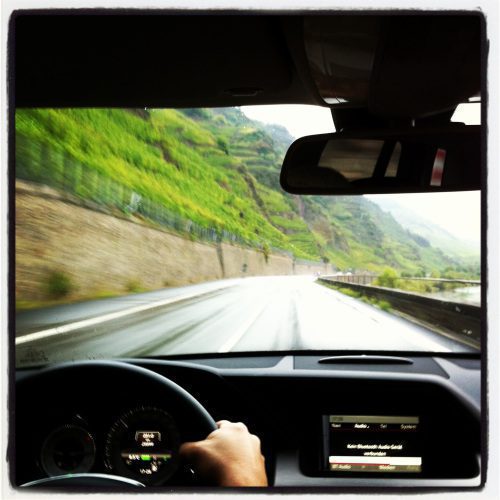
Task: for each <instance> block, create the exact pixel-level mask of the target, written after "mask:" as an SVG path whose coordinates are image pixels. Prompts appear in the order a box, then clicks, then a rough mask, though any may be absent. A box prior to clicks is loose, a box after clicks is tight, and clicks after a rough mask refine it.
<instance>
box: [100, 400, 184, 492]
mask: <svg viewBox="0 0 500 500" xmlns="http://www.w3.org/2000/svg"><path fill="white" fill-rule="evenodd" d="M179 446H180V438H179V432H178V430H177V426H176V424H175V422H174V420H173V419H172V417H171V416H170V415H169V414H168V413H167V412H166V411H164V410H160V409H159V408H154V407H141V408H136V409H134V410H130V411H128V412H126V413H124V414H123V415H122V416H121V417H120V418H119V419H118V420H117V421H116V422H115V423H114V424H113V426H112V427H111V429H110V431H109V433H108V436H107V439H106V447H105V459H106V460H105V461H106V466H107V468H108V469H109V470H110V471H111V472H113V473H114V474H118V475H120V476H125V477H130V478H132V479H136V480H138V481H141V482H143V483H145V484H150V485H158V484H162V483H164V482H165V481H166V480H167V479H168V478H169V477H170V476H171V475H172V474H173V473H174V472H175V470H176V469H177V462H178V451H179Z"/></svg>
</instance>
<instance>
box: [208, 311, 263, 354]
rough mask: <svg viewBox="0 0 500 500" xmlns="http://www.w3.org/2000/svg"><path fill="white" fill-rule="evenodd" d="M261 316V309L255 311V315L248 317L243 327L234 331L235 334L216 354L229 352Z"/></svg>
mask: <svg viewBox="0 0 500 500" xmlns="http://www.w3.org/2000/svg"><path fill="white" fill-rule="evenodd" d="M261 314H262V308H260V309H259V310H258V311H257V314H254V315H253V316H250V319H249V320H247V321H246V322H245V323H243V325H242V326H241V327H240V328H239V329H238V330H237V331H236V333H235V334H234V335H233V336H232V337H230V338H229V340H227V341H226V342H225V343H224V344H222V346H221V347H220V348H219V349H218V350H217V352H229V351H230V350H231V349H232V348H233V347H234V346H235V345H236V344H237V343H238V342H239V341H240V340H241V339H242V338H243V335H245V333H247V331H248V330H249V329H250V327H251V326H252V325H253V324H254V323H255V322H256V321H257V318H258V317H259V316H260V315H261Z"/></svg>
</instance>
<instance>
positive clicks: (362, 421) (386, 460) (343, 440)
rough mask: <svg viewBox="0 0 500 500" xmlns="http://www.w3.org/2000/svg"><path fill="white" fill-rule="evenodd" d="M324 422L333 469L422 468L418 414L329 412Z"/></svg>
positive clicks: (358, 470) (394, 470) (355, 470)
mask: <svg viewBox="0 0 500 500" xmlns="http://www.w3.org/2000/svg"><path fill="white" fill-rule="evenodd" d="M324 424H325V427H326V462H327V464H326V467H327V469H328V470H330V471H335V472H344V471H345V472H409V473H418V472H421V471H422V451H421V445H420V441H421V440H420V439H419V433H420V419H419V417H415V416H375V415H327V416H326V417H325V421H324Z"/></svg>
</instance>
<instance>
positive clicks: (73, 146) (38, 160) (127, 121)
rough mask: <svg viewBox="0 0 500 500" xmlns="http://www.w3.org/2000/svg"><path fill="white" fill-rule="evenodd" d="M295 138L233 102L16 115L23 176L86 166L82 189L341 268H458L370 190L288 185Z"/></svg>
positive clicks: (55, 174)
mask: <svg viewBox="0 0 500 500" xmlns="http://www.w3.org/2000/svg"><path fill="white" fill-rule="evenodd" d="M292 140H293V138H292V137H291V136H290V135H289V134H288V132H287V131H286V129H284V128H283V127H280V126H277V125H276V126H275V125H264V124H261V123H259V122H254V121H252V120H250V119H248V118H247V117H246V116H245V115H244V114H243V113H242V112H241V111H240V110H239V109H238V108H228V109H185V110H124V109H65V110H51V109H37V110H27V109H22V110H18V111H17V112H16V160H17V173H18V175H19V176H21V177H23V178H28V180H29V179H30V178H31V179H32V180H34V181H37V182H41V181H43V182H47V183H49V184H50V183H53V181H54V179H60V182H59V185H64V176H65V175H66V174H67V172H68V171H70V170H68V169H71V168H73V167H72V165H83V166H84V167H83V169H82V173H81V176H80V177H79V178H78V181H77V183H78V186H77V187H78V189H77V193H78V194H79V195H80V196H83V197H86V196H89V197H92V196H93V195H92V193H93V191H95V190H97V189H100V191H99V192H100V196H101V198H103V200H104V201H105V194H106V193H104V194H102V189H103V187H102V186H103V185H105V184H106V182H104V181H103V179H104V180H109V182H110V183H111V182H112V183H115V184H119V185H120V186H123V188H124V189H125V188H126V189H128V190H131V191H133V192H134V193H137V194H138V195H139V196H140V197H142V200H150V201H151V202H152V203H155V204H157V205H158V206H161V207H164V209H165V210H168V211H170V212H171V213H173V214H176V215H178V216H179V217H182V218H183V219H186V220H190V221H193V223H195V224H197V225H199V226H200V227H203V228H210V229H212V230H214V231H216V232H218V234H219V233H220V232H222V231H226V232H228V233H231V234H233V235H235V236H236V237H238V238H240V241H245V242H246V244H249V245H252V246H255V247H260V248H262V249H268V250H269V249H273V248H274V249H281V250H283V251H287V252H291V253H293V255H294V256H295V257H297V258H301V259H309V260H316V261H319V260H322V261H325V262H331V263H332V264H333V265H335V266H337V268H339V269H341V270H345V269H357V270H371V271H380V270H382V269H384V268H386V267H388V266H389V267H393V268H395V269H397V270H398V271H399V272H405V273H409V274H422V273H430V272H435V273H436V272H438V273H439V272H442V271H443V270H444V269H446V268H448V269H455V268H456V269H458V268H459V267H460V265H461V263H460V262H459V261H458V260H457V259H451V258H449V257H447V256H446V255H445V254H444V253H443V252H442V251H440V250H439V249H437V248H434V247H432V246H431V245H430V244H429V242H428V241H427V240H426V239H425V238H421V237H418V236H416V235H415V234H412V233H411V232H409V231H407V230H406V229H403V228H402V227H401V226H400V225H399V224H398V223H397V222H396V221H395V219H394V218H393V217H392V216H391V215H390V214H388V213H387V212H384V211H382V210H381V209H380V208H379V207H378V206H377V205H376V204H374V203H372V202H370V201H369V200H367V199H365V198H363V197H299V196H293V195H288V194H286V193H284V192H283V191H282V190H281V189H280V188H279V182H278V177H279V169H280V166H281V161H282V159H283V156H284V154H285V151H286V149H287V147H288V145H289V144H290V143H291V142H292ZM94 174H95V175H96V176H97V175H98V177H95V179H97V180H94V181H92V178H93V175H94ZM79 175H80V174H79ZM115 184H113V185H115ZM95 198H96V197H95V196H93V199H95ZM144 203H145V202H144Z"/></svg>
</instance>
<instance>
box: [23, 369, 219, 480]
mask: <svg viewBox="0 0 500 500" xmlns="http://www.w3.org/2000/svg"><path fill="white" fill-rule="evenodd" d="M116 399H117V400H122V402H123V401H126V403H127V405H128V406H129V407H130V406H134V404H135V401H136V400H140V401H155V402H158V401H161V404H162V406H167V407H168V409H169V413H170V412H172V413H175V416H176V420H180V421H182V423H183V424H184V426H185V432H184V440H201V439H204V438H205V437H206V436H207V435H208V434H210V433H211V432H212V431H214V430H215V429H217V425H216V423H215V421H214V419H213V418H212V417H211V416H210V414H209V413H208V412H207V410H206V409H205V408H204V407H203V406H202V405H201V404H200V403H199V402H198V401H197V400H196V399H195V398H194V397H193V396H191V394H189V393H188V392H187V391H186V390H184V389H183V388H182V387H180V386H179V385H177V384H176V383H174V382H172V381H171V380H169V379H167V378H166V377H164V376H162V375H159V374H158V373H155V372H153V371H151V370H148V369H146V368H142V367H139V366H135V365H131V364H128V363H124V362H120V361H78V362H68V363H62V364H58V365H54V366H51V367H48V368H45V369H42V370H40V371H36V372H32V373H29V374H27V375H24V376H21V377H20V378H19V379H18V381H17V383H16V451H18V450H20V449H22V439H21V437H20V435H19V433H20V432H21V429H23V427H24V426H25V425H26V424H25V422H24V421H25V420H26V419H27V417H28V416H31V417H33V416H34V415H37V412H39V411H40V409H44V408H52V407H54V406H56V407H57V406H59V407H63V408H64V407H66V406H67V405H69V406H70V407H71V403H69V402H70V401H76V402H77V403H81V402H82V401H83V402H84V403H85V402H88V403H90V402H91V404H92V406H93V407H98V408H99V406H98V405H102V406H105V405H106V404H109V400H112V401H114V400H116ZM141 411H142V418H143V419H144V418H145V419H146V421H148V420H147V419H148V418H149V421H150V422H157V421H158V419H162V422H163V423H162V424H158V425H159V426H160V427H161V425H163V429H162V432H161V433H160V432H159V431H157V430H155V429H148V428H146V429H142V428H137V429H135V430H133V432H132V429H129V427H132V425H131V424H130V422H127V423H125V422H124V417H121V418H120V419H118V421H117V423H116V424H115V426H114V427H112V431H113V432H114V434H113V438H110V437H109V436H108V438H107V441H106V446H108V445H109V446H113V443H114V441H117V442H118V441H119V442H123V443H124V444H123V446H124V447H126V446H129V447H130V446H136V447H139V449H140V450H141V451H142V453H143V454H139V453H138V452H136V451H132V452H130V454H129V455H127V453H125V456H126V460H127V463H128V464H130V463H132V466H130V465H129V467H128V468H127V465H126V463H125V462H124V463H119V464H118V466H117V467H114V468H113V467H112V466H110V468H111V472H112V474H94V473H89V472H88V471H86V472H85V473H71V474H61V473H55V474H54V473H50V472H49V474H48V475H49V476H53V477H48V478H43V479H40V480H37V481H30V482H28V483H25V484H23V485H22V486H26V487H28V486H47V487H53V486H58V485H61V486H62V485H64V486H72V485H74V486H77V485H78V486H90V487H99V486H103V487H104V486H117V487H124V486H144V484H143V483H146V484H150V485H158V484H163V482H164V481H165V480H166V479H168V477H170V476H171V475H172V474H173V472H175V469H176V467H177V461H176V459H175V457H174V456H173V455H175V454H176V452H177V451H178V450H175V448H176V447H177V448H178V446H179V444H180V441H179V439H178V436H177V437H173V438H171V439H170V443H169V444H170V446H171V447H172V448H174V449H173V451H170V452H169V453H166V452H162V453H163V454H157V455H155V454H154V452H155V450H156V448H158V446H161V445H160V444H159V443H161V442H162V440H163V443H165V441H166V439H169V436H168V434H169V433H170V434H176V429H175V424H174V423H173V422H174V421H173V419H171V417H170V415H169V414H167V413H166V412H164V411H163V410H159V409H157V408H149V407H145V408H144V407H141V408H140V410H139V413H140V412H141ZM152 412H153V413H154V412H157V413H158V415H154V414H152ZM136 417H137V416H136ZM129 418H130V419H131V422H134V415H132V416H129ZM23 419H24V420H23ZM155 419H156V420H155ZM165 419H166V420H167V421H166V423H165V422H164V420H165ZM136 420H137V418H136ZM20 423H21V425H19V424H20ZM127 424H130V425H127ZM137 425H139V424H137ZM154 425H155V424H152V427H154ZM69 427H71V426H66V427H65V428H66V429H67V428H69ZM65 428H62V429H63V430H62V431H61V432H62V433H64V432H65V431H64V429H65ZM165 429H167V430H168V432H163V431H164V430H165ZM24 430H26V429H24ZM129 431H130V432H129ZM66 432H69V431H67V430H66ZM78 432H84V431H83V430H82V431H78ZM131 432H132V434H131ZM127 433H128V434H127ZM162 434H164V435H163V436H162ZM165 435H166V437H165ZM134 436H135V438H134ZM64 438H67V437H66V436H62V439H64ZM47 439H50V436H49V438H47ZM134 439H135V440H137V443H136V442H135V441H134ZM131 443H132V444H131ZM50 446H52V448H50ZM141 446H146V447H145V448H140V447H141ZM151 446H152V447H153V448H150V447H151ZM46 447H48V448H50V449H51V450H52V449H53V445H52V444H51V443H50V444H47V445H46ZM115 447H116V446H115ZM118 451H119V452H121V453H118V452H116V451H114V452H113V456H110V457H108V458H109V459H110V460H111V459H114V458H113V457H118V458H117V460H118V461H120V458H119V457H121V456H123V455H124V453H123V450H121V449H120V450H118ZM169 455H170V456H169ZM148 457H149V458H148ZM151 457H153V458H151ZM155 457H163V460H164V462H162V461H161V460H162V459H161V458H155ZM20 458H21V457H20V456H17V462H18V464H19V466H21V465H22V464H20V463H19V462H20ZM130 458H131V460H132V462H131V461H130ZM167 459H168V460H170V463H169V464H168V467H171V468H172V471H170V472H169V473H167V472H166V469H167V465H163V464H164V463H167V462H168V460H167ZM124 460H125V459H124ZM134 460H136V461H139V460H153V462H151V464H152V465H149V464H147V465H149V467H150V468H151V467H152V469H149V470H148V469H144V468H142V469H141V468H140V466H141V463H140V462H134ZM155 460H156V462H155ZM42 462H43V458H42ZM134 464H138V465H134ZM147 465H145V466H143V467H147ZM160 466H161V467H160ZM52 467H53V468H55V469H56V470H58V469H57V466H56V465H53V466H52ZM130 467H132V468H130ZM138 467H139V468H138ZM89 468H90V467H89ZM160 469H161V471H163V474H160ZM45 470H46V471H47V467H45ZM144 471H146V472H147V473H148V474H149V476H144V475H141V474H145V472H144ZM73 472H79V471H73ZM123 476H127V477H123ZM142 478H144V481H142V480H141V479H142Z"/></svg>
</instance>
